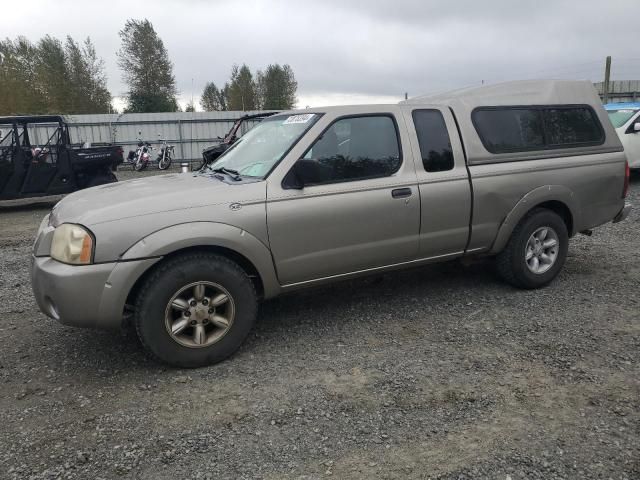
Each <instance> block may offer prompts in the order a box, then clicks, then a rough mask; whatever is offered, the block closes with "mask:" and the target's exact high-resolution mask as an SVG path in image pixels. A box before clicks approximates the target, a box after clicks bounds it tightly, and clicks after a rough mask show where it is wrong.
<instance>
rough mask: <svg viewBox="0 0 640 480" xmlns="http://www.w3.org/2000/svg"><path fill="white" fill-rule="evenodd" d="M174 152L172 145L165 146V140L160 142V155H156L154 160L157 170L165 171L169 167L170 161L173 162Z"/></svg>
mask: <svg viewBox="0 0 640 480" xmlns="http://www.w3.org/2000/svg"><path fill="white" fill-rule="evenodd" d="M158 136H160V135H158ZM174 152H175V146H174V145H167V140H166V139H164V140H161V147H160V153H158V158H157V159H156V160H157V162H158V168H159V169H160V170H166V169H167V168H169V167H170V166H171V161H172V160H173V156H174Z"/></svg>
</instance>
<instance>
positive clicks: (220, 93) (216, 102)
mask: <svg viewBox="0 0 640 480" xmlns="http://www.w3.org/2000/svg"><path fill="white" fill-rule="evenodd" d="M227 90H229V84H225V88H223V89H222V90H218V87H216V84H215V83H213V82H208V83H207V84H206V85H205V87H204V90H203V91H202V97H200V106H201V107H202V108H203V109H204V111H205V112H215V111H221V110H226V109H227V98H226V93H225V92H226V91H227Z"/></svg>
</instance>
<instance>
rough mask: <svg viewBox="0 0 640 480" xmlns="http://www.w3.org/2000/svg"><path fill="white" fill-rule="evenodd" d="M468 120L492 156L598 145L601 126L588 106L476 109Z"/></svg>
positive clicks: (602, 140) (601, 133) (600, 139)
mask: <svg viewBox="0 0 640 480" xmlns="http://www.w3.org/2000/svg"><path fill="white" fill-rule="evenodd" d="M471 119H472V122H473V125H474V127H475V129H476V132H477V133H478V135H479V137H480V140H481V141H482V144H483V145H484V147H485V148H486V149H487V150H488V151H489V152H491V153H496V154H498V153H509V152H524V151H532V150H550V149H554V148H571V147H579V146H587V145H601V144H602V143H604V140H605V136H604V130H603V129H602V125H601V124H600V121H599V120H598V117H597V116H596V114H595V112H594V111H593V109H592V108H591V107H590V106H588V105H571V106H564V105H550V106H532V107H519V106H513V107H510V106H507V107H479V108H476V109H475V110H474V111H473V112H472V114H471Z"/></svg>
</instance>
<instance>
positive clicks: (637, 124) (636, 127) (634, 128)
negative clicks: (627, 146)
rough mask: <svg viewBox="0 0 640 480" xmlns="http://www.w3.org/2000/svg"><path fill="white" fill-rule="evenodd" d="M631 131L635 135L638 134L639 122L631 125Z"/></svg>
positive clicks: (639, 130)
mask: <svg viewBox="0 0 640 480" xmlns="http://www.w3.org/2000/svg"><path fill="white" fill-rule="evenodd" d="M633 131H634V132H635V133H638V132H640V122H636V123H634V124H633Z"/></svg>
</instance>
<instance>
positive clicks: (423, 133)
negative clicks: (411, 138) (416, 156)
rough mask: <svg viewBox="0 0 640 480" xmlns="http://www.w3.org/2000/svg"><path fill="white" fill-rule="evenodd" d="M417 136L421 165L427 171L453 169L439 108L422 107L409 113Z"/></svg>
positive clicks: (447, 134)
mask: <svg viewBox="0 0 640 480" xmlns="http://www.w3.org/2000/svg"><path fill="white" fill-rule="evenodd" d="M411 115H412V117H413V124H414V126H415V129H416V135H417V137H418V145H419V147H420V156H421V157H422V166H423V168H424V169H425V171H427V172H444V171H447V170H451V169H453V150H452V148H451V139H450V138H449V132H448V130H447V125H446V124H445V121H444V117H443V116H442V113H441V112H440V111H439V110H434V109H422V110H414V111H413V112H412V113H411Z"/></svg>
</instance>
